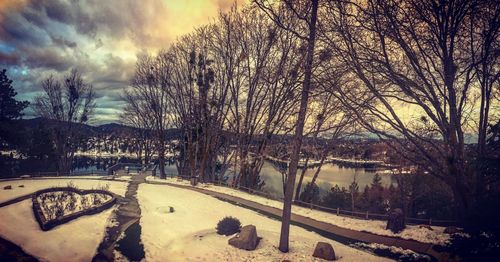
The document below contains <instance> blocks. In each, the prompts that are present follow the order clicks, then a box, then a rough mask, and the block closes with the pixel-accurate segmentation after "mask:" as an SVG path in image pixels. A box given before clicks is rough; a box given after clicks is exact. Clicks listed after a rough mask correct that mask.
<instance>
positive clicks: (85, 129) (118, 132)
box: [18, 117, 180, 139]
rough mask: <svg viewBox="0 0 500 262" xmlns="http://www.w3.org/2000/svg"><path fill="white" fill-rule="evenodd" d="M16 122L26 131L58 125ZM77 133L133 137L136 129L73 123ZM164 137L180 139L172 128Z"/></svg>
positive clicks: (41, 120) (43, 121)
mask: <svg viewBox="0 0 500 262" xmlns="http://www.w3.org/2000/svg"><path fill="white" fill-rule="evenodd" d="M18 122H19V123H20V124H21V125H22V126H23V127H24V128H26V129H35V128H40V127H41V126H43V127H47V128H53V127H56V126H57V125H58V121H56V120H51V119H46V118H42V117H37V118H31V119H21V120H18ZM74 125H76V128H77V129H78V131H80V132H82V134H83V135H85V136H89V137H91V136H98V135H114V136H119V137H125V136H133V135H134V133H135V132H136V131H138V129H137V128H136V127H131V126H126V125H122V124H118V123H109V124H104V125H99V126H91V125H87V124H79V123H74ZM166 133H167V134H166V136H167V138H169V139H175V138H178V137H180V131H179V130H178V129H175V128H172V129H169V130H167V132H166Z"/></svg>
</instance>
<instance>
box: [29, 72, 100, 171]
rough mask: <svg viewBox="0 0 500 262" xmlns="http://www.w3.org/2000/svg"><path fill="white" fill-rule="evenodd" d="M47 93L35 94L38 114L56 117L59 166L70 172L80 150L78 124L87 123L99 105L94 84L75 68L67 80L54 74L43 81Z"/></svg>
mask: <svg viewBox="0 0 500 262" xmlns="http://www.w3.org/2000/svg"><path fill="white" fill-rule="evenodd" d="M41 85H42V89H43V92H44V93H43V94H42V95H40V96H37V97H35V99H34V102H33V104H32V107H33V110H34V111H35V113H36V114H37V115H38V116H40V117H44V118H46V119H49V120H53V123H50V124H54V125H55V128H53V131H52V135H53V137H52V139H53V141H54V145H55V149H56V154H57V157H58V169H59V172H61V173H69V172H70V170H71V164H72V162H73V157H74V154H75V152H76V150H77V147H78V145H77V141H78V139H77V134H78V132H77V129H78V128H77V124H83V123H87V122H88V121H89V118H90V117H91V116H92V114H93V110H94V108H95V103H94V100H95V95H94V91H93V89H92V85H90V84H88V83H87V82H85V80H84V79H83V77H82V75H81V74H80V73H79V72H78V71H77V70H76V69H73V70H71V72H70V73H69V74H68V75H66V76H65V77H64V80H63V82H62V83H61V82H60V81H59V80H57V79H55V78H54V77H53V76H52V75H51V76H49V77H48V78H46V79H45V80H43V81H42V83H41Z"/></svg>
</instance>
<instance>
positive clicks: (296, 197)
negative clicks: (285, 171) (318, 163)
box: [295, 157, 309, 200]
mask: <svg viewBox="0 0 500 262" xmlns="http://www.w3.org/2000/svg"><path fill="white" fill-rule="evenodd" d="M308 163H309V157H307V158H306V162H305V164H304V168H303V169H302V172H300V177H299V183H298V184H297V188H296V189H295V200H299V196H300V189H301V188H302V181H303V180H304V176H305V175H306V170H307V164H308Z"/></svg>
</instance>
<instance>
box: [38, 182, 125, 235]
mask: <svg viewBox="0 0 500 262" xmlns="http://www.w3.org/2000/svg"><path fill="white" fill-rule="evenodd" d="M56 191H71V192H74V193H77V194H80V195H86V194H92V193H96V194H106V195H109V196H111V200H108V201H107V202H105V203H104V204H102V205H100V206H97V207H91V208H89V209H85V210H80V211H78V212H75V213H73V214H69V215H67V216H63V217H60V218H56V219H53V220H47V219H46V218H45V216H44V215H43V212H42V208H41V207H40V203H38V200H37V198H38V196H39V195H40V194H43V193H48V192H56ZM31 201H32V202H33V214H34V215H35V219H36V221H37V222H38V225H40V228H41V229H42V230H43V231H47V230H50V229H52V228H54V227H56V226H59V225H62V224H64V223H67V222H69V221H71V220H73V219H76V218H79V217H81V216H86V215H93V214H97V213H100V212H102V211H104V210H106V209H108V208H110V207H112V206H113V205H114V204H115V203H116V197H115V196H114V195H113V194H112V193H110V192H108V191H105V190H100V189H89V190H80V189H77V188H73V187H52V188H46V189H42V190H39V191H36V192H35V193H33V194H32V195H31Z"/></svg>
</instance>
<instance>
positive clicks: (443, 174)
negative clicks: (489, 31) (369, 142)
mask: <svg viewBox="0 0 500 262" xmlns="http://www.w3.org/2000/svg"><path fill="white" fill-rule="evenodd" d="M477 3H478V2H477V1H466V0H461V1H433V0H428V1H375V0H373V1H352V2H340V1H339V2H330V3H329V4H328V5H327V8H326V10H325V13H326V14H327V15H325V20H324V21H323V23H322V25H321V26H322V27H321V29H322V30H321V31H322V33H323V34H322V36H324V38H325V39H326V40H325V41H327V42H328V43H329V46H330V48H331V49H332V50H333V51H334V53H335V54H336V55H337V57H338V58H339V59H340V60H341V61H342V62H343V63H344V66H345V67H346V68H348V69H349V70H350V73H348V74H347V75H346V78H348V79H349V84H346V85H345V86H343V88H340V89H338V90H337V93H338V97H339V98H341V99H342V101H343V103H344V104H345V105H346V106H348V107H349V108H350V109H351V110H352V111H353V112H354V113H355V114H356V115H357V116H358V117H357V118H358V120H359V122H360V123H361V124H362V125H363V126H364V127H365V128H367V129H368V130H369V131H370V132H373V133H376V134H377V135H379V137H380V138H382V139H390V140H392V141H394V142H397V143H399V146H398V148H402V149H403V150H402V152H401V153H403V155H404V156H405V157H406V158H407V159H408V160H411V161H412V163H414V164H417V165H419V166H421V167H423V168H424V169H425V171H426V172H429V173H430V174H432V175H434V176H436V177H438V178H440V179H442V180H443V181H444V182H445V183H446V184H447V185H449V186H450V187H451V188H452V189H453V193H454V196H455V199H456V201H457V204H458V207H459V208H458V211H459V212H460V213H461V217H462V218H463V217H464V216H465V214H466V212H467V210H468V209H469V207H470V204H471V202H470V192H471V191H470V185H471V184H473V183H472V181H471V177H470V176H468V173H467V166H466V160H465V155H464V151H465V150H464V144H465V142H464V133H465V131H466V129H467V127H468V126H470V125H471V118H473V116H472V113H473V110H472V108H473V105H474V95H473V93H474V88H475V87H476V83H477V82H476V81H475V79H476V72H475V70H476V67H477V59H474V55H473V54H472V53H471V52H470V51H469V50H470V48H469V47H470V45H471V41H470V34H468V32H469V30H470V27H471V26H472V27H475V26H477V23H478V19H480V18H478V17H475V16H474V15H473V14H474V13H475V12H476V11H477V10H476V8H479V7H478V6H477ZM494 6H495V5H494ZM497 7H498V5H496V8H497ZM482 8H487V7H485V6H483V7H482ZM496 24H497V25H498V19H497V18H496ZM497 42H498V41H497ZM477 45H478V46H479V47H480V46H481V45H482V44H481V43H477ZM482 61H492V60H491V59H489V60H482ZM493 63H494V62H493ZM404 107H406V108H407V109H411V110H412V111H413V113H409V112H408V110H404V109H403V108H404ZM405 113H406V114H405ZM389 145H391V144H389Z"/></svg>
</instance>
